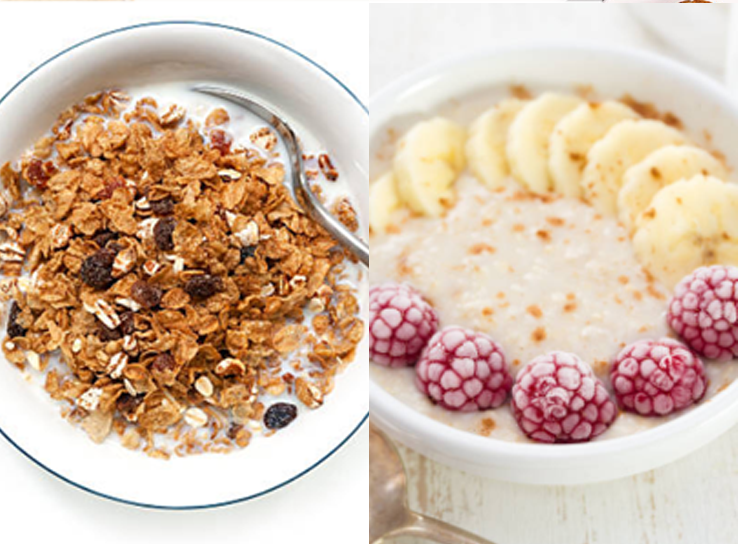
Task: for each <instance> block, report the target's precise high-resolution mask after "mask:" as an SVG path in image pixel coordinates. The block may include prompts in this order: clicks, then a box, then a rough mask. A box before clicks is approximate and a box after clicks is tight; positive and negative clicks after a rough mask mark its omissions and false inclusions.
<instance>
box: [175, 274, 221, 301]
mask: <svg viewBox="0 0 738 544" xmlns="http://www.w3.org/2000/svg"><path fill="white" fill-rule="evenodd" d="M222 288H223V280H221V279H220V278H219V277H217V276H211V275H210V274H201V275H199V276H194V277H192V278H190V279H189V280H187V283H185V287H184V290H185V292H186V293H187V294H188V295H190V296H191V297H192V298H194V299H197V300H203V299H206V298H210V297H212V296H213V295H214V294H215V293H217V292H218V291H220V290H221V289H222Z"/></svg>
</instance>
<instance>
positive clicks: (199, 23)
mask: <svg viewBox="0 0 738 544" xmlns="http://www.w3.org/2000/svg"><path fill="white" fill-rule="evenodd" d="M176 25H192V26H205V27H211V28H218V29H221V30H229V31H233V32H239V33H241V34H246V35H248V36H253V37H254V38H258V39H261V40H264V41H266V42H268V43H270V44H272V45H276V46H278V47H281V48H282V49H285V50H286V51H288V52H290V53H292V54H294V55H297V56H298V57H300V58H301V59H302V60H304V61H306V62H308V63H309V64H311V65H312V66H314V67H315V68H317V69H318V70H320V71H321V72H323V73H324V74H325V75H327V76H328V77H329V78H330V79H331V80H333V82H334V83H337V84H338V85H339V86H340V87H341V88H342V89H343V90H344V91H345V92H346V93H348V95H349V96H350V97H351V98H352V99H353V100H354V101H355V102H356V103H357V104H358V105H359V106H360V107H361V109H363V110H364V111H365V112H366V113H367V115H368V114H369V110H368V109H367V107H366V106H365V105H364V104H363V103H362V102H361V100H359V98H358V97H357V96H356V95H355V94H354V93H353V92H352V91H351V89H349V88H348V87H347V86H346V85H345V84H344V83H342V82H341V80H339V79H338V78H337V77H336V76H334V75H333V74H332V73H330V72H329V71H328V70H326V69H325V68H323V67H322V66H321V65H320V64H318V63H317V62H315V61H314V60H312V59H311V58H310V57H307V56H305V55H304V54H302V53H300V52H299V51H296V50H295V49H292V48H291V47H290V46H288V45H285V44H283V43H281V42H278V41H277V40H274V39H272V38H269V37H268V36H264V35H263V34H259V33H258V32H254V31H251V30H246V29H243V28H238V27H235V26H229V25H223V24H219V23H211V22H206V21H154V22H149V23H140V24H136V25H130V26H125V27H122V28H117V29H115V30H109V31H107V32H104V33H102V34H98V35H97V36H94V37H92V38H88V39H86V40H83V41H81V42H79V43H76V44H74V45H72V46H71V47H68V48H66V49H64V50H63V51H61V52H59V53H57V54H56V55H54V56H53V57H51V58H49V59H47V60H46V61H44V62H42V63H41V64H39V65H38V66H36V67H35V68H34V69H33V70H31V71H30V72H28V73H27V74H26V75H25V76H23V78H22V79H21V80H20V81H18V82H17V83H16V84H15V85H13V86H12V87H11V88H10V90H9V91H8V92H7V93H5V94H4V95H3V96H2V98H0V104H2V103H3V102H5V100H6V99H7V98H8V97H9V96H10V95H11V94H12V93H13V92H14V91H15V90H16V89H17V88H18V87H20V86H21V85H22V84H23V83H24V82H25V81H26V80H27V79H28V78H29V77H31V76H32V75H33V74H35V73H36V72H38V71H39V70H40V69H42V68H43V67H44V66H46V65H47V64H50V63H51V62H53V61H54V60H56V59H58V58H59V57H61V56H63V55H65V54H67V53H69V52H71V51H73V50H75V49H77V48H79V47H82V46H83V45H87V44H88V43H91V42H94V41H96V40H99V39H101V38H106V37H108V36H112V35H115V34H121V33H123V32H127V31H130V30H136V29H139V28H147V27H157V26H176ZM368 419H369V413H368V412H367V414H366V415H365V416H364V417H363V418H362V419H361V421H360V422H359V424H358V425H357V426H356V427H355V428H354V429H353V430H352V431H351V432H350V433H349V434H348V436H346V438H344V439H343V440H342V441H341V442H340V443H339V444H338V445H337V446H336V447H335V448H333V449H332V450H331V451H329V452H328V453H327V454H326V455H325V456H324V457H323V458H322V459H320V460H319V461H317V462H316V463H314V464H313V465H311V466H310V467H308V468H306V469H305V470H303V471H302V472H300V473H298V474H296V475H295V476H292V477H291V478H289V479H287V480H285V481H284V482H282V483H280V484H277V485H275V486H273V487H270V488H269V489H265V490H264V491H260V492H259V493H255V494H253V495H249V496H247V497H241V498H238V499H232V500H229V501H223V502H216V503H212V504H202V505H190V506H167V505H159V504H148V503H144V502H137V501H131V500H128V499H122V498H120V497H114V496H113V495H108V494H106V493H103V492H101V491H96V490H94V489H91V488H89V487H87V486H85V485H82V484H80V483H77V482H74V481H72V480H70V479H69V478H67V477H66V476H63V475H62V474H59V473H58V472H56V471H55V470H54V469H52V468H51V467H49V466H47V465H45V464H44V463H42V462H41V461H39V460H38V459H36V458H35V457H33V456H32V455H31V454H30V453H28V452H27V451H26V450H24V449H23V447H21V446H20V444H18V443H17V442H15V441H14V440H13V439H12V438H10V436H9V435H8V434H7V433H6V432H5V431H4V430H3V429H2V428H1V427H0V435H2V436H3V437H4V438H5V439H6V440H7V441H8V442H10V444H11V445H12V446H13V447H14V448H15V449H17V450H18V451H19V452H20V453H22V454H23V455H24V456H25V457H26V458H27V459H29V460H30V461H31V462H33V463H34V464H35V465H36V466H38V467H40V468H42V469H43V470H45V471H46V472H48V473H49V474H51V475H52V476H56V477H57V478H59V479H60V480H61V481H63V482H65V483H67V484H69V485H71V486H73V487H76V488H77V489H81V490H82V491H86V492H87V493H91V494H92V495H96V496H98V497H101V498H103V499H108V500H111V501H114V502H118V503H122V504H127V505H130V506H138V507H140V508H151V509H155V510H205V509H208V508H219V507H222V506H229V505H232V504H238V503H242V502H246V501H250V500H252V499H257V498H259V497H263V496H264V495H267V494H269V493H272V492H274V491H277V490H278V489H282V488H283V487H286V486H288V485H289V484H291V483H293V482H295V481H296V480H299V479H300V478H302V477H303V476H305V475H306V474H308V473H309V472H312V471H313V470H314V469H316V468H317V467H319V466H320V465H322V464H323V463H324V462H325V461H326V460H328V458H330V457H331V456H333V454H335V453H336V452H337V451H338V450H340V449H341V448H342V447H343V446H344V445H345V444H346V443H347V442H348V441H349V440H350V439H351V438H352V437H353V436H354V435H355V434H356V433H357V432H358V431H359V429H361V427H362V426H363V425H364V423H366V421H367V420H368Z"/></svg>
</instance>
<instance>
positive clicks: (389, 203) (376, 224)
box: [369, 172, 400, 233]
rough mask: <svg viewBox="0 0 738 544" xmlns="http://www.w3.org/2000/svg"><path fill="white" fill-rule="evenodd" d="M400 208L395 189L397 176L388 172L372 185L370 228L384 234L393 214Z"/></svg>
mask: <svg viewBox="0 0 738 544" xmlns="http://www.w3.org/2000/svg"><path fill="white" fill-rule="evenodd" d="M399 206H400V199H399V198H398V197H397V189H396V187H395V176H394V174H393V173H392V172H387V173H386V174H384V175H383V176H382V177H381V178H379V179H378V180H377V181H375V182H374V183H372V186H371V187H370V190H369V227H370V228H371V229H372V231H374V232H376V233H380V232H384V231H385V229H386V228H387V225H389V223H390V217H391V216H392V212H393V211H395V210H396V209H397V208H399Z"/></svg>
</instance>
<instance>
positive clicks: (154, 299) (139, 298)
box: [131, 280, 162, 310]
mask: <svg viewBox="0 0 738 544" xmlns="http://www.w3.org/2000/svg"><path fill="white" fill-rule="evenodd" d="M161 296H162V290H161V289H159V288H158V287H157V286H156V285H151V284H150V283H147V282H145V281H143V280H138V281H137V282H135V283H134V284H133V285H131V298H132V299H133V300H135V301H136V302H138V303H139V304H140V305H141V307H142V308H146V309H147V310H150V309H151V308H154V307H156V306H158V305H159V303H160V302H161Z"/></svg>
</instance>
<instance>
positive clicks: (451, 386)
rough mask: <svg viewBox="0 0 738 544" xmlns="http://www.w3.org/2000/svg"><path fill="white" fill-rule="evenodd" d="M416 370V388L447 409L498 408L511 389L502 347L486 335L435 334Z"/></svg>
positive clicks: (461, 331)
mask: <svg viewBox="0 0 738 544" xmlns="http://www.w3.org/2000/svg"><path fill="white" fill-rule="evenodd" d="M415 371H416V374H415V383H416V385H417V386H418V389H420V390H421V391H422V392H423V393H425V394H426V395H428V397H429V398H430V399H431V400H432V401H433V402H435V403H436V404H438V405H439V406H442V407H443V408H446V409H447V410H461V411H463V412H472V411H475V410H487V409H489V408H497V407H498V406H500V405H501V404H502V403H503V402H505V399H506V398H507V394H508V393H509V392H510V387H511V386H512V377H511V376H510V373H509V372H508V369H507V363H506V362H505V354H504V353H503V352H502V348H501V347H500V346H499V345H498V344H497V343H496V342H494V341H493V340H492V339H491V338H490V337H489V336H487V335H485V334H482V333H479V332H474V331H470V330H467V329H462V328H461V327H446V328H445V329H443V330H441V331H438V332H437V333H436V334H435V335H434V336H433V338H431V339H430V342H428V345H427V346H426V348H425V349H424V350H423V354H422V355H421V356H420V360H419V361H418V365H417V366H416V367H415Z"/></svg>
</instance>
